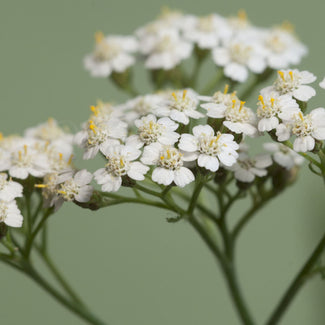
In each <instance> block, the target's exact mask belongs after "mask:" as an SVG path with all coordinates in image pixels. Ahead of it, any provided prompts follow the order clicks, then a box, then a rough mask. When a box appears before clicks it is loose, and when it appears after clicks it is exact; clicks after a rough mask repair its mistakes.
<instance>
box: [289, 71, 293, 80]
mask: <svg viewBox="0 0 325 325" xmlns="http://www.w3.org/2000/svg"><path fill="white" fill-rule="evenodd" d="M289 75H290V78H291V80H293V72H292V71H289Z"/></svg>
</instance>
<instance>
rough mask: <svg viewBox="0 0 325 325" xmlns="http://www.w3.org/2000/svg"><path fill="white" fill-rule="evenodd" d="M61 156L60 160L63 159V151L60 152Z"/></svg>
mask: <svg viewBox="0 0 325 325" xmlns="http://www.w3.org/2000/svg"><path fill="white" fill-rule="evenodd" d="M59 158H60V160H62V159H63V154H62V153H61V152H60V153H59Z"/></svg>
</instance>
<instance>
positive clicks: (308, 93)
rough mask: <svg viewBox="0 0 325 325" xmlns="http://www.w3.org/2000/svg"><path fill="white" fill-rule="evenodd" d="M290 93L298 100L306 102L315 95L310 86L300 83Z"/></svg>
mask: <svg viewBox="0 0 325 325" xmlns="http://www.w3.org/2000/svg"><path fill="white" fill-rule="evenodd" d="M292 95H293V97H295V98H297V99H298V100H301V101H303V102H307V101H308V100H309V99H310V98H312V97H313V96H315V95H316V91H315V89H314V88H312V87H310V86H305V85H302V86H300V87H299V88H298V89H296V90H295V91H294V92H293V94H292Z"/></svg>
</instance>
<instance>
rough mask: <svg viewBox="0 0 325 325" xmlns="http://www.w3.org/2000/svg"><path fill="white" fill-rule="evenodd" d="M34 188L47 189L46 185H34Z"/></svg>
mask: <svg viewBox="0 0 325 325" xmlns="http://www.w3.org/2000/svg"><path fill="white" fill-rule="evenodd" d="M34 187H36V188H46V187H48V185H46V184H35V185H34Z"/></svg>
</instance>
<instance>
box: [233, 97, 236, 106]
mask: <svg viewBox="0 0 325 325" xmlns="http://www.w3.org/2000/svg"><path fill="white" fill-rule="evenodd" d="M235 105H236V99H233V100H232V108H235Z"/></svg>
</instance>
